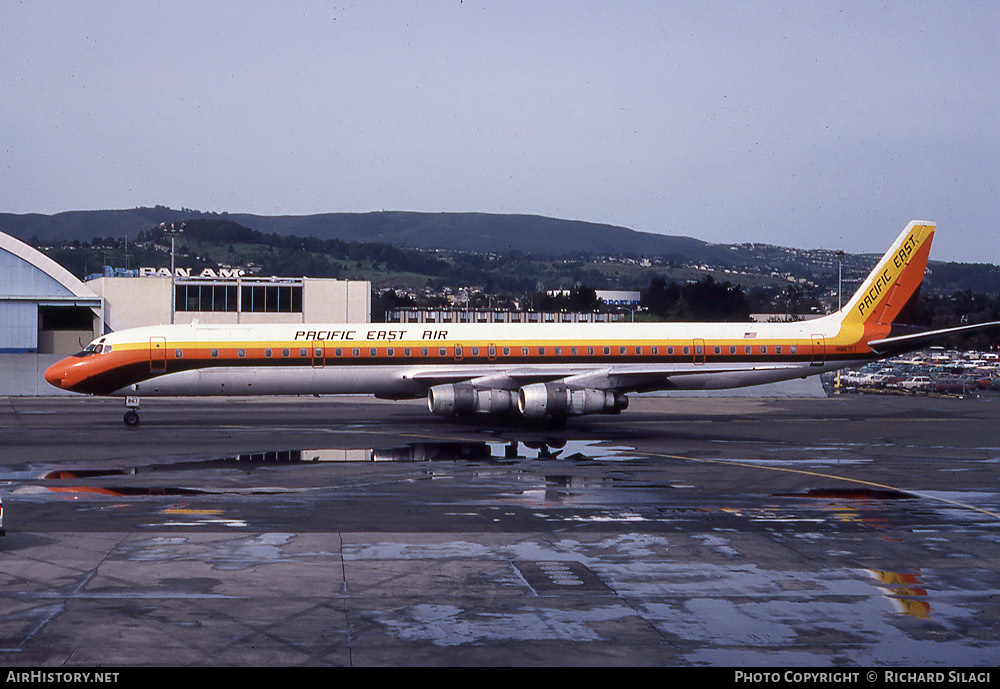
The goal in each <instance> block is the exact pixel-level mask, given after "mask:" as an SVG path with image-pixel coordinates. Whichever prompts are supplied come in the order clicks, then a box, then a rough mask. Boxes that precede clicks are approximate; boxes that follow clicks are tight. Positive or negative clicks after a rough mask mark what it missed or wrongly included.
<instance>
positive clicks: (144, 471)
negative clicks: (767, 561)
mask: <svg viewBox="0 0 1000 689" xmlns="http://www.w3.org/2000/svg"><path fill="white" fill-rule="evenodd" d="M598 442H599V441H597V442H594V441H566V440H561V439H559V440H550V441H539V440H531V441H518V440H506V441H498V442H483V441H466V442H424V443H409V444H407V445H399V446H390V447H383V448H352V447H340V448H316V449H306V450H275V451H267V452H248V453H242V454H238V455H234V456H231V457H222V458H216V459H192V460H178V461H174V462H165V463H155V464H144V465H136V466H132V467H124V468H123V467H115V468H100V469H96V468H82V467H77V468H70V469H66V468H59V469H53V470H51V471H45V472H44V473H42V474H41V477H40V478H41V481H42V483H41V485H34V484H33V485H30V486H25V487H23V488H18V489H15V490H14V491H12V492H15V493H18V492H37V491H39V490H42V491H44V492H49V493H63V494H70V495H80V494H86V495H91V496H106V497H126V498H127V497H142V496H148V497H161V496H193V495H215V494H220V493H227V492H237V493H241V494H245V493H248V492H249V493H253V492H258V493H259V492H274V491H276V490H278V491H279V492H283V491H281V490H280V489H274V488H251V489H245V490H235V491H232V490H227V489H205V488H187V487H180V486H166V485H157V486H135V485H125V484H122V485H115V484H116V481H115V479H126V480H127V479H128V478H130V477H136V476H140V475H158V476H163V475H166V474H169V473H171V472H176V473H188V472H198V471H213V470H230V469H236V470H239V471H252V470H253V469H255V468H261V469H263V468H267V467H275V466H283V465H310V464H322V463H338V462H436V461H442V462H444V461H452V462H455V461H472V462H493V461H502V460H512V459H530V458H531V457H530V454H529V451H530V452H531V453H537V458H538V459H555V458H557V457H559V456H560V454H561V453H562V451H563V449H565V448H567V446H568V447H569V449H571V450H573V452H572V454H570V455H569V457H568V458H570V459H592V458H599V457H600V458H606V457H608V456H611V455H613V454H615V451H616V450H617V448H601V447H599V446H598ZM522 443H523V445H524V449H523V451H522V449H521V447H520V446H521V444H522ZM585 453H586V454H585ZM35 476H36V477H37V476H38V475H37V474H35ZM103 479H110V480H109V481H104V482H103V485H87V484H86V483H85V482H98V481H101V480H103ZM34 480H36V479H32V481H34Z"/></svg>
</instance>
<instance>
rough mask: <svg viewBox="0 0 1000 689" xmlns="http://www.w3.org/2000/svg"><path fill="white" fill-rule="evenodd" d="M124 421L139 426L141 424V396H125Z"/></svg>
mask: <svg viewBox="0 0 1000 689" xmlns="http://www.w3.org/2000/svg"><path fill="white" fill-rule="evenodd" d="M122 421H124V422H125V425H126V426H138V425H139V398H138V397H126V398H125V415H124V416H123V417H122Z"/></svg>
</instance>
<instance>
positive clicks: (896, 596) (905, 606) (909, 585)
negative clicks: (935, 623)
mask: <svg viewBox="0 0 1000 689" xmlns="http://www.w3.org/2000/svg"><path fill="white" fill-rule="evenodd" d="M867 571H868V573H869V574H871V575H872V576H873V577H874V578H875V580H876V581H877V582H878V586H879V588H881V589H883V590H884V591H885V592H886V598H888V599H889V600H890V601H892V603H893V604H894V605H895V606H896V607H897V608H898V609H899V611H900V612H902V613H904V614H906V615H911V616H913V617H919V618H921V619H926V618H928V617H930V614H931V605H930V603H928V602H927V601H926V600H925V599H926V598H927V589H925V588H923V586H922V585H921V583H922V582H921V581H920V576H919V575H918V574H909V573H906V572H888V571H884V570H874V569H873V570H867Z"/></svg>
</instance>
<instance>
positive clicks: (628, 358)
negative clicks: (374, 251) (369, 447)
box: [45, 221, 996, 425]
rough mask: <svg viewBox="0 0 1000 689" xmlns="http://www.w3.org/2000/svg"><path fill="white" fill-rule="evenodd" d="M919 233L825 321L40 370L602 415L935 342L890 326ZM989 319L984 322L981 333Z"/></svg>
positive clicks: (251, 342) (908, 236) (256, 328)
mask: <svg viewBox="0 0 1000 689" xmlns="http://www.w3.org/2000/svg"><path fill="white" fill-rule="evenodd" d="M934 230H935V225H934V224H933V223H927V222H917V221H915V222H912V223H910V224H909V225H908V226H907V227H906V229H905V230H903V232H902V233H901V234H900V235H899V237H898V238H897V239H896V241H895V243H894V244H893V245H892V247H890V249H889V251H888V252H887V253H886V254H885V256H883V258H882V260H881V261H880V262H879V263H878V265H877V266H876V267H875V269H874V270H873V271H872V273H871V274H870V275H869V276H868V278H867V280H865V281H864V283H862V285H861V287H860V289H859V290H858V291H857V293H856V294H855V295H854V296H853V297H852V298H851V299H850V300H849V301H848V302H847V305H846V306H844V307H843V309H841V310H840V311H838V312H837V313H834V314H831V315H829V316H825V317H823V318H819V319H816V320H811V321H804V322H797V323H753V324H749V323H616V324H544V325H543V324H525V325H503V326H497V325H493V324H463V325H458V324H449V325H436V326H427V325H420V326H413V325H408V324H379V325H373V324H356V323H348V324H335V325H330V324H326V325H302V324H299V325H197V324H192V325H169V326H167V325H161V326H150V327H143V328H135V329H131V330H123V331H121V332H116V333H111V334H108V335H105V336H103V337H100V338H98V339H96V340H94V342H92V343H91V344H90V345H88V346H87V348H86V349H85V350H84V351H82V352H80V353H78V354H75V355H74V356H72V357H69V358H67V359H64V360H62V361H60V362H58V363H56V364H55V365H53V366H52V367H51V368H49V369H48V371H46V373H45V379H46V380H47V381H48V382H49V383H51V384H52V385H54V386H56V387H59V388H62V389H64V390H72V391H74V392H81V393H88V394H94V395H113V396H122V397H125V398H126V407H127V408H128V411H127V412H126V414H125V422H126V423H127V424H129V425H135V424H137V423H138V422H139V416H138V413H137V411H136V410H137V408H138V404H139V402H138V398H139V396H143V395H146V396H150V395H152V396H164V395H170V396H194V395H226V396H229V395H301V394H374V395H375V396H377V397H381V398H388V399H407V398H411V399H412V398H419V397H422V396H426V398H427V404H428V407H429V408H430V410H431V411H432V412H434V413H436V414H442V415H476V414H486V415H490V414H496V415H500V414H519V415H520V416H522V417H525V418H528V419H561V418H565V417H567V416H575V415H581V414H597V413H604V414H614V413H618V412H620V411H621V410H623V409H625V408H626V407H627V405H628V399H627V398H626V396H625V394H626V393H628V392H647V391H652V390H671V389H720V388H734V387H743V386H748V385H759V384H762V383H772V382H777V381H782V380H790V379H793V378H800V377H806V376H810V375H816V374H819V373H822V372H824V371H831V370H835V369H839V368H843V367H845V366H857V365H860V364H862V363H864V362H866V361H870V360H873V359H878V358H882V357H885V356H889V355H891V354H895V353H898V352H901V351H907V350H910V349H916V348H919V347H921V346H923V345H924V344H926V343H927V342H928V341H930V340H933V339H935V338H937V337H939V336H942V335H945V334H948V333H951V332H956V331H959V330H969V329H973V328H978V327H984V325H987V324H980V325H972V326H962V327H960V328H951V329H948V330H938V331H925V332H914V329H913V328H910V327H908V326H905V325H900V323H901V322H905V314H906V313H907V312H908V311H909V309H910V308H911V307H912V306H913V305H914V304H915V302H916V295H917V292H918V289H919V287H920V285H921V283H922V281H923V276H924V269H925V268H926V265H927V259H928V255H929V252H930V246H931V239H932V238H933V236H934ZM992 325H996V324H992Z"/></svg>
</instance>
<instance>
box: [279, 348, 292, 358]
mask: <svg viewBox="0 0 1000 689" xmlns="http://www.w3.org/2000/svg"><path fill="white" fill-rule="evenodd" d="M290 355H291V352H290V351H288V349H287V348H285V349H282V350H281V356H283V357H286V358H287V357H288V356H290Z"/></svg>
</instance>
